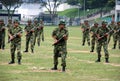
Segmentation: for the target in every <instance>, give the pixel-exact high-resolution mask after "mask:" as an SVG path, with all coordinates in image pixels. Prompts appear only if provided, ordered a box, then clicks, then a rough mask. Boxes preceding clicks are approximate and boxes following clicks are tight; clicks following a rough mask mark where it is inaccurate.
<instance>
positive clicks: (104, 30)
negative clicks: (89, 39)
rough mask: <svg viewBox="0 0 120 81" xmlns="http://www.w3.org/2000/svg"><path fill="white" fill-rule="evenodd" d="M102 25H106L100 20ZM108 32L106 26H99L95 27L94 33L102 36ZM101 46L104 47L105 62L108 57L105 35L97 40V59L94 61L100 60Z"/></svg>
mask: <svg viewBox="0 0 120 81" xmlns="http://www.w3.org/2000/svg"><path fill="white" fill-rule="evenodd" d="M102 25H106V22H102ZM108 32H109V29H108V28H107V27H103V26H101V27H99V28H98V29H97V31H96V34H97V35H99V37H101V36H104V35H105V34H106V33H108ZM102 46H103V49H104V53H105V59H106V63H107V62H108V59H109V53H108V42H107V35H106V36H105V37H103V38H102V39H101V40H99V41H97V54H98V59H97V61H96V62H100V58H101V48H102Z"/></svg>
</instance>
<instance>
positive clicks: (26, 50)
mask: <svg viewBox="0 0 120 81" xmlns="http://www.w3.org/2000/svg"><path fill="white" fill-rule="evenodd" d="M29 41H30V37H29V36H26V48H25V51H24V52H28V48H29Z"/></svg>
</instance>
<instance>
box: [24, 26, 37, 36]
mask: <svg viewBox="0 0 120 81" xmlns="http://www.w3.org/2000/svg"><path fill="white" fill-rule="evenodd" d="M35 28H36V27H34V28H32V29H31V30H30V31H28V32H27V35H29V34H31V33H32V30H35ZM27 35H26V36H27Z"/></svg>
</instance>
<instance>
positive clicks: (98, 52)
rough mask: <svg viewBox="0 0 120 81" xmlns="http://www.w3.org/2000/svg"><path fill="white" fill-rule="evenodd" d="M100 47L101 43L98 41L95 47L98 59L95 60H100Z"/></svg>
mask: <svg viewBox="0 0 120 81" xmlns="http://www.w3.org/2000/svg"><path fill="white" fill-rule="evenodd" d="M101 47H102V44H101V43H100V42H98V43H97V47H96V50H97V54H98V59H97V60H96V62H100V61H101Z"/></svg>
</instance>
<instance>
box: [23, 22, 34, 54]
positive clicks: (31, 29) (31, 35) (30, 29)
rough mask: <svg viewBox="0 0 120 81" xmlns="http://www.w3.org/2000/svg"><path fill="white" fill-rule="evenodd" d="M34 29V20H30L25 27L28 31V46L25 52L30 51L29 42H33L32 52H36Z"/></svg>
mask: <svg viewBox="0 0 120 81" xmlns="http://www.w3.org/2000/svg"><path fill="white" fill-rule="evenodd" d="M34 30H35V27H34V26H33V25H32V21H31V20H28V25H26V27H25V31H26V48H25V51H24V52H28V48H29V42H30V43H31V52H32V53H34Z"/></svg>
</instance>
